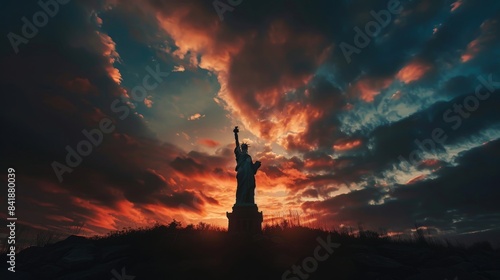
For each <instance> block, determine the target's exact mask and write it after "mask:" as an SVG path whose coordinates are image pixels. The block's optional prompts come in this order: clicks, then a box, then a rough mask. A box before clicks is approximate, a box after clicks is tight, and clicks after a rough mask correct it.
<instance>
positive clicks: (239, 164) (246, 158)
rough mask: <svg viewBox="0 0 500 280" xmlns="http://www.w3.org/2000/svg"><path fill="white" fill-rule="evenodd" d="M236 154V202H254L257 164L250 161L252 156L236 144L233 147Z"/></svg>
mask: <svg viewBox="0 0 500 280" xmlns="http://www.w3.org/2000/svg"><path fill="white" fill-rule="evenodd" d="M234 154H235V155H236V168H235V171H236V172H237V173H236V180H237V181H238V186H237V188H236V204H254V203H255V200H254V196H255V173H257V169H258V166H257V164H255V163H253V162H252V157H251V156H250V155H249V154H248V153H246V152H244V151H242V150H241V147H240V146H238V147H236V148H235V149H234Z"/></svg>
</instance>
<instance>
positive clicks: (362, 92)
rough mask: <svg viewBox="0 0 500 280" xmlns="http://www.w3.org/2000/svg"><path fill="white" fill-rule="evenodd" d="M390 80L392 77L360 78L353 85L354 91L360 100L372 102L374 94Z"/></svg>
mask: <svg viewBox="0 0 500 280" xmlns="http://www.w3.org/2000/svg"><path fill="white" fill-rule="evenodd" d="M392 81H393V79H392V78H382V79H374V78H367V79H362V80H359V81H358V82H356V84H355V85H354V91H355V92H356V94H357V95H359V96H360V97H361V99H362V100H364V101H366V102H373V100H374V98H375V96H377V95H379V94H380V92H381V91H382V90H383V89H386V88H388V87H389V86H390V85H391V83H392Z"/></svg>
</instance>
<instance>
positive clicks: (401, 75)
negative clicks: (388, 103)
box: [396, 61, 432, 84]
mask: <svg viewBox="0 0 500 280" xmlns="http://www.w3.org/2000/svg"><path fill="white" fill-rule="evenodd" d="M431 69H432V65H430V64H428V63H424V62H419V61H412V62H410V63H408V64H407V65H406V66H404V67H403V68H402V69H401V70H399V72H398V74H397V75H396V77H397V78H398V79H399V80H400V81H402V82H403V83H405V84H409V83H411V82H414V81H417V80H419V79H420V78H422V77H423V76H424V75H425V74H427V73H428V72H429V71H430V70H431Z"/></svg>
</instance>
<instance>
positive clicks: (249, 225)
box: [226, 204, 263, 234]
mask: <svg viewBox="0 0 500 280" xmlns="http://www.w3.org/2000/svg"><path fill="white" fill-rule="evenodd" d="M226 216H227V218H228V219H229V226H228V232H229V233H253V234H258V233H262V221H263V216H262V212H259V210H258V208H257V204H248V205H236V204H235V205H234V206H233V212H232V213H229V212H226Z"/></svg>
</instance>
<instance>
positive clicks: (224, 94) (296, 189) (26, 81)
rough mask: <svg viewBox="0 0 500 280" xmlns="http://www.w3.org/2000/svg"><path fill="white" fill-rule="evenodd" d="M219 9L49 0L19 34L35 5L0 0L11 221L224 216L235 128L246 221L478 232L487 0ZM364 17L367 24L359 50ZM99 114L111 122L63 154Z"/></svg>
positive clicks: (498, 21)
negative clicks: (251, 185) (245, 177)
mask: <svg viewBox="0 0 500 280" xmlns="http://www.w3.org/2000/svg"><path fill="white" fill-rule="evenodd" d="M47 1H48V0H42V2H47ZM48 2H50V1H48ZM229 2H232V3H236V4H237V5H236V6H230V5H229V4H228V2H227V1H226V0H220V2H214V1H212V0H185V1H177V0H165V1H160V0H144V1H132V0H92V1H77V0H74V1H69V2H68V3H65V4H63V3H64V1H62V0H61V1H60V2H53V3H57V7H58V10H57V11H56V12H54V13H53V15H51V16H49V17H48V20H47V23H46V24H44V25H42V26H40V27H38V28H37V29H38V30H37V32H34V33H35V34H33V36H31V37H32V38H26V37H27V36H25V35H23V32H24V33H26V32H28V33H29V32H31V31H33V30H26V29H29V28H26V27H23V26H24V25H25V22H26V21H24V20H23V17H25V18H26V19H27V21H29V22H31V23H32V22H33V20H34V19H33V16H34V15H35V14H36V13H37V12H39V11H43V8H42V7H41V6H40V4H38V3H37V1H7V2H5V3H2V4H1V6H2V8H1V9H2V10H3V11H4V12H5V15H4V16H3V17H2V25H1V30H2V34H3V39H2V45H1V49H0V51H1V52H0V55H1V65H0V68H1V73H2V75H1V78H0V83H1V85H2V87H1V89H2V94H3V97H4V102H3V103H2V109H1V110H0V114H1V118H2V125H3V133H2V140H1V143H2V163H3V167H2V170H1V172H2V174H5V173H6V169H7V167H14V168H15V169H16V176H17V184H18V185H17V193H16V194H17V201H16V203H17V211H18V219H19V223H24V224H26V225H28V226H30V227H34V228H38V229H49V230H54V231H64V230H67V229H68V228H69V227H71V226H72V225H74V224H76V223H80V222H84V223H85V226H84V231H83V232H84V233H85V234H102V233H106V232H108V231H110V230H115V229H121V228H123V227H129V226H131V227H138V226H147V225H151V224H152V223H154V222H160V223H168V222H170V221H171V220H172V219H174V218H175V219H177V220H180V221H182V222H183V224H184V225H186V224H189V223H194V224H197V223H198V222H200V221H202V222H206V223H210V224H214V225H218V226H222V227H227V218H226V211H231V207H232V205H233V204H234V202H235V190H236V179H235V175H236V173H235V171H234V168H235V164H236V162H235V158H234V153H233V149H234V135H233V133H232V130H233V128H234V126H236V125H237V126H239V127H240V131H241V132H240V139H242V140H244V141H246V142H248V143H250V149H249V153H250V155H251V156H252V158H253V160H260V161H261V162H262V167H261V169H260V170H259V172H258V173H257V175H256V180H257V189H256V203H257V204H258V206H259V210H261V211H263V212H264V217H265V219H266V218H269V217H272V216H279V215H282V214H283V213H288V212H289V211H295V212H297V213H300V215H301V217H302V218H303V220H304V221H311V222H314V223H315V224H317V225H322V226H326V227H328V228H332V227H342V226H353V227H357V226H358V225H359V224H362V225H363V227H364V228H368V229H373V230H377V231H379V230H386V231H388V232H390V233H391V234H398V233H408V232H410V230H411V229H412V228H414V225H415V223H418V224H420V225H422V226H424V227H425V228H427V229H429V232H430V233H432V234H435V235H443V236H445V235H446V236H447V235H460V236H465V235H469V234H476V235H477V234H482V235H481V236H485V238H490V237H488V236H492V234H493V233H496V234H498V232H499V230H500V203H499V202H498V201H499V197H500V183H499V182H500V172H499V169H500V168H499V167H500V161H499V159H500V95H499V90H498V89H499V88H500V67H499V62H500V60H499V54H500V2H499V1H495V0H486V1H474V0H413V1H401V2H398V1H394V0H393V1H389V0H376V1H374V0H353V1H345V0H344V1H326V0H325V1H304V0H280V1H255V0H242V1H229ZM389 2H393V3H392V4H394V5H396V4H397V3H399V5H398V7H399V8H398V12H397V13H393V12H389V11H388V10H387V9H388V3H389ZM396 2H397V3H396ZM214 3H216V5H214ZM221 3H222V4H221ZM395 3H396V4H395ZM221 7H225V8H226V9H227V10H225V11H224V12H223V13H222V12H221V10H219V11H218V10H217V9H223V8H221ZM380 11H383V13H380ZM374 14H379V15H380V14H384V15H389V18H388V19H387V24H385V25H383V26H380V24H378V26H380V30H379V32H378V33H376V34H373V33H372V35H374V37H370V36H368V37H366V38H368V40H369V42H367V44H366V46H359V44H356V39H358V41H359V40H361V41H362V40H363V39H359V37H360V35H359V33H357V31H356V30H355V28H357V30H361V32H363V33H366V28H365V27H367V26H368V25H369V24H368V23H370V22H372V23H375V22H376V19H374ZM35 20H38V21H40V20H43V18H42V19H35ZM375 25H377V24H375ZM371 26H374V25H373V24H371ZM9 34H10V35H9ZM12 34H16V36H17V37H15V38H17V39H15V40H19V38H20V37H22V38H23V40H22V42H17V43H16V44H12V40H14V39H12V38H14V37H12V36H14V35H12ZM28 35H29V34H28ZM364 36H366V35H364ZM15 40H14V41H15ZM358 43H359V42H358ZM357 45H358V46H357ZM346 46H349V47H348V48H350V49H351V50H352V49H356V51H355V52H352V53H350V54H349V55H346ZM152 73H153V74H152ZM155 73H156V74H155ZM158 73H159V74H158ZM496 81H498V82H496ZM144 89H145V90H144ZM141 96H142V98H139V97H141ZM103 120H104V122H105V123H107V125H105V126H107V127H108V128H109V126H112V127H113V128H114V129H113V130H112V131H111V132H109V133H105V132H104V133H103V139H102V144H100V145H97V146H94V145H93V146H92V151H91V152H90V153H89V155H88V156H83V157H82V160H81V163H79V164H77V165H76V166H75V167H70V166H68V163H67V160H66V157H67V154H68V150H67V149H68V148H69V149H74V150H77V146H78V145H79V143H81V142H82V141H84V140H87V137H86V135H85V133H84V132H82V131H84V130H85V131H86V132H89V133H90V131H96V130H101V128H100V123H101V125H102V123H103ZM106 120H110V122H106ZM87 134H88V133H87ZM431 139H434V140H431ZM82 145H83V144H82ZM422 145H423V146H422ZM403 159H404V160H403ZM406 161H408V162H406ZM63 165H64V166H67V167H66V168H67V169H65V170H71V172H69V171H67V172H62V173H63V174H62V175H61V174H59V176H58V175H57V172H56V171H55V170H54V166H58V168H61V166H63ZM58 177H59V178H58ZM3 178H6V176H3ZM1 200H2V202H1V203H2V204H1V205H2V209H6V206H5V205H6V203H5V202H6V192H2V194H1ZM4 206H5V207H4ZM1 213H2V217H3V218H4V217H5V216H6V215H5V211H4V210H2V211H1Z"/></svg>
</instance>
